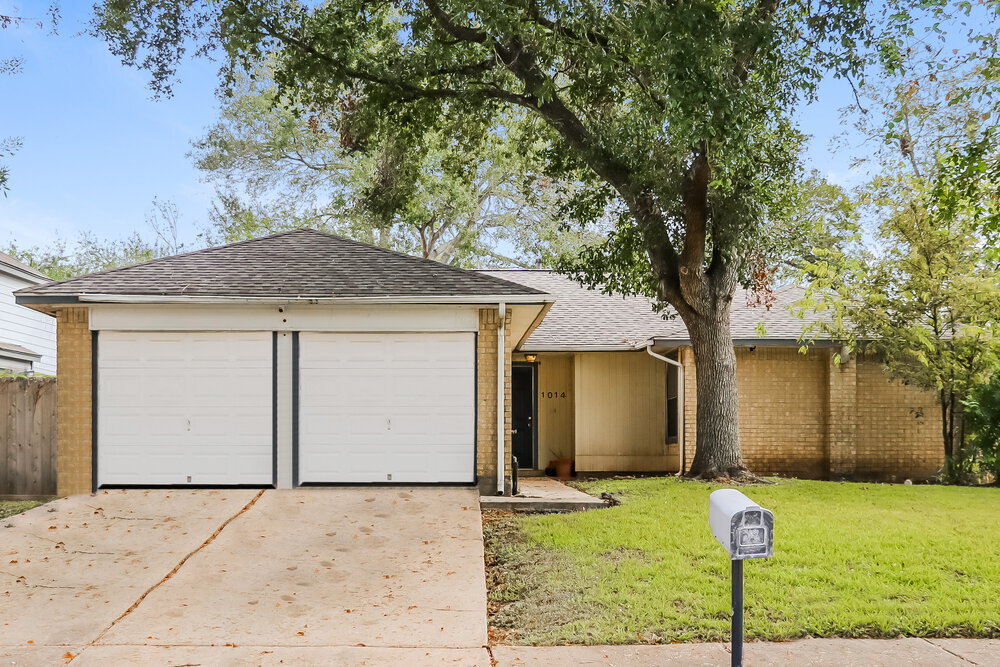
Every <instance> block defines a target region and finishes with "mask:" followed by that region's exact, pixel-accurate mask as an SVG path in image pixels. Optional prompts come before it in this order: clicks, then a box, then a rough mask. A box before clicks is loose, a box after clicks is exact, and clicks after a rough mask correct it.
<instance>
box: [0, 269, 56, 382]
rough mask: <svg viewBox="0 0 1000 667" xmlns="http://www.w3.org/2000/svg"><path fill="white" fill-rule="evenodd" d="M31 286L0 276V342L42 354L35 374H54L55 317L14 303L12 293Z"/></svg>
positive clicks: (7, 276)
mask: <svg viewBox="0 0 1000 667" xmlns="http://www.w3.org/2000/svg"><path fill="white" fill-rule="evenodd" d="M33 284H34V283H29V282H28V281H26V280H22V279H20V278H15V277H13V276H9V275H7V274H5V273H0V341H3V342H6V343H14V344H16V345H22V346H24V347H26V348H28V349H29V350H31V351H32V352H36V353H38V354H40V355H42V358H41V359H40V360H39V361H38V362H37V363H36V364H35V367H34V370H35V372H36V373H44V374H46V375H55V372H56V318H54V317H50V316H48V315H44V314H42V313H39V312H37V311H34V310H31V309H30V308H25V307H24V306H19V305H17V304H16V303H14V294H13V292H14V290H19V289H21V288H22V287H28V286H29V285H33Z"/></svg>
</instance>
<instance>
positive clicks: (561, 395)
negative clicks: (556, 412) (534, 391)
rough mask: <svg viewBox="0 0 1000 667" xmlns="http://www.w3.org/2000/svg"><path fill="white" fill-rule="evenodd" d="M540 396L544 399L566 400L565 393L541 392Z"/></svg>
mask: <svg viewBox="0 0 1000 667" xmlns="http://www.w3.org/2000/svg"><path fill="white" fill-rule="evenodd" d="M538 394H539V396H541V397H542V398H566V392H565V391H540V392H538Z"/></svg>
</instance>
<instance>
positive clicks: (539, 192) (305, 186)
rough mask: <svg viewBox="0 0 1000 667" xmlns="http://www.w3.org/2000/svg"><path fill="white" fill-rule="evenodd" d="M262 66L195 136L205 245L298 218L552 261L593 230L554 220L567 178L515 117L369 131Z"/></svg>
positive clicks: (478, 254) (412, 245)
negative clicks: (212, 199)
mask: <svg viewBox="0 0 1000 667" xmlns="http://www.w3.org/2000/svg"><path fill="white" fill-rule="evenodd" d="M261 69H262V70H263V75H262V76H255V77H253V78H250V77H247V76H243V75H240V76H239V77H238V81H237V84H236V88H235V90H234V94H233V95H231V96H226V97H224V98H223V102H224V106H223V108H222V111H221V113H220V117H219V120H218V122H217V123H216V124H215V125H214V126H213V127H212V128H210V130H209V131H208V133H207V134H206V135H205V136H204V137H202V138H201V139H199V140H197V141H196V142H195V144H194V147H195V150H194V156H195V158H196V164H197V166H198V167H199V169H201V170H202V171H203V172H204V173H205V174H206V177H207V179H208V180H209V181H210V182H212V183H213V184H214V185H215V188H216V195H217V197H216V204H215V206H214V210H213V212H212V216H211V217H212V225H211V228H210V230H209V231H208V234H207V237H208V238H207V240H208V241H209V242H210V243H211V242H216V241H218V242H231V241H237V240H241V239H244V238H250V237H253V236H261V235H264V234H267V233H272V232H275V231H280V230H283V229H293V228H297V227H303V226H307V227H317V228H320V229H323V230H327V231H331V232H335V233H341V234H345V235H347V236H350V237H352V238H355V239H358V240H362V241H367V242H370V243H376V244H378V245H382V246H385V247H389V248H392V249H394V250H399V251H402V252H408V253H411V254H414V255H418V256H422V257H426V258H429V259H434V260H438V261H442V262H445V263H450V264H456V265H460V266H468V267H474V266H480V267H481V266H497V265H500V266H511V265H514V266H539V265H551V264H552V263H553V262H554V261H555V260H556V259H558V258H559V257H562V256H566V255H575V254H576V252H577V250H578V249H579V248H580V247H581V246H582V245H585V244H587V243H595V242H597V241H599V240H600V239H601V238H602V236H601V235H600V233H599V232H600V229H599V228H598V229H588V230H581V229H579V228H577V229H570V228H569V225H566V224H564V222H563V220H562V218H561V216H560V215H559V208H560V204H561V202H562V201H564V199H565V197H566V195H567V193H569V192H571V191H572V188H573V185H572V184H570V183H558V182H556V181H554V180H552V179H551V178H549V177H548V176H545V175H544V174H542V173H540V171H539V169H538V168H537V166H538V165H537V164H536V162H535V161H533V160H532V159H531V158H530V157H528V155H530V154H531V153H532V152H533V150H532V149H533V147H532V146H531V143H530V141H526V140H524V139H523V138H522V132H521V129H520V128H519V126H518V125H517V124H516V123H512V124H510V126H509V127H505V128H504V132H503V133H500V132H495V131H490V130H489V128H486V129H477V128H474V129H477V133H476V134H475V135H472V133H470V132H468V131H467V128H451V127H445V128H442V129H428V130H426V131H424V132H423V133H422V134H414V135H411V134H403V135H400V134H395V135H393V136H387V137H385V138H384V139H383V140H379V138H376V137H372V136H371V134H370V133H368V132H362V131H361V130H360V129H359V128H358V127H357V126H356V124H355V123H354V122H353V121H354V119H353V113H352V110H351V109H352V106H351V104H350V103H346V102H345V103H341V104H338V105H337V106H336V107H334V108H327V107H319V106H315V105H314V106H312V107H310V108H302V107H301V106H297V105H296V104H295V102H294V101H292V100H288V99H284V98H280V97H279V96H278V95H277V93H276V91H275V88H274V85H273V82H272V81H271V80H270V78H269V75H268V70H269V69H270V68H269V67H266V66H265V67H262V68H261ZM455 137H461V139H460V140H457V139H456V138H455ZM526 154H527V155H526Z"/></svg>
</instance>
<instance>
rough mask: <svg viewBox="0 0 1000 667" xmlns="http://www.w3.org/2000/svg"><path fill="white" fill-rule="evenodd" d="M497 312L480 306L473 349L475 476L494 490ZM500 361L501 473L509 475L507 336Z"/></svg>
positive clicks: (495, 464) (482, 483)
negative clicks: (502, 458)
mask: <svg viewBox="0 0 1000 667" xmlns="http://www.w3.org/2000/svg"><path fill="white" fill-rule="evenodd" d="M499 314H500V311H499V309H497V308H483V309H481V310H480V311H479V336H478V339H479V340H478V343H477V345H478V350H477V352H476V376H477V377H476V383H477V385H478V386H477V390H476V396H477V401H478V404H477V406H476V422H477V423H476V475H477V477H478V478H479V482H480V488H482V489H484V490H493V491H495V490H496V479H497V338H498V333H499V332H498V329H499V327H498V326H497V323H498V321H499ZM506 326H508V327H509V326H510V311H509V310H508V311H507V318H506ZM504 338H505V348H506V350H505V359H504V361H505V363H504V368H505V372H504V388H505V389H504V394H505V400H504V424H505V427H504V451H505V460H506V461H507V463H506V464H505V466H504V468H505V474H504V477H505V478H507V477H509V476H510V457H511V454H510V452H511V442H510V423H511V422H510V419H511V417H510V368H511V365H510V364H511V349H512V346H513V344H514V342H515V341H512V340H511V336H510V335H506V336H505V337H504Z"/></svg>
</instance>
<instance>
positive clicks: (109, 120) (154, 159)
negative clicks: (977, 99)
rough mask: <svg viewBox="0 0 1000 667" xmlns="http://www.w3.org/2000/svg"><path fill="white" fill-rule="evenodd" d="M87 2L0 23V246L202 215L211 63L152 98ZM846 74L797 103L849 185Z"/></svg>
mask: <svg viewBox="0 0 1000 667" xmlns="http://www.w3.org/2000/svg"><path fill="white" fill-rule="evenodd" d="M48 4H49V0H21V1H19V2H17V3H12V2H9V1H7V0H0V14H3V13H8V14H9V13H17V14H19V15H22V16H36V15H43V14H44V10H45V7H46V6H47V5H48ZM89 4H90V3H83V2H81V3H66V2H64V3H63V9H62V13H63V18H62V21H61V23H60V26H59V34H57V35H51V34H49V33H48V31H47V30H44V29H43V30H39V29H36V28H34V27H31V26H22V27H20V28H17V29H8V30H0V59H2V58H8V57H11V56H21V57H23V59H24V69H23V71H22V72H21V73H20V74H17V75H13V76H3V77H2V78H0V100H2V103H0V136H2V137H5V136H19V137H21V138H22V140H23V142H24V143H23V147H22V148H21V150H20V151H19V152H18V153H17V155H15V156H14V157H13V158H9V159H7V164H8V166H9V167H10V169H11V178H10V182H9V186H10V191H9V192H8V194H7V197H6V199H4V198H3V197H0V245H6V244H7V243H8V242H9V241H11V240H15V241H16V242H17V243H18V245H21V246H33V245H39V244H42V245H44V244H48V243H51V242H52V241H53V240H55V239H56V238H57V237H62V238H65V239H67V240H70V241H71V240H72V239H73V238H74V237H75V236H76V235H77V234H78V233H79V232H81V231H84V230H91V231H93V232H94V233H96V234H97V235H98V236H101V237H121V236H124V235H126V234H128V233H129V232H131V231H132V230H136V229H139V230H142V231H145V227H146V223H145V217H146V214H147V212H148V211H149V210H150V208H151V202H152V200H153V198H154V197H157V198H159V199H161V200H171V201H173V202H174V203H175V204H176V205H177V207H178V209H179V211H180V213H181V219H180V224H181V230H180V231H181V235H182V237H183V238H184V239H186V240H188V241H191V240H193V239H194V237H195V234H196V233H197V231H198V230H199V228H200V227H201V226H203V225H204V224H205V222H206V221H207V217H208V216H207V211H208V209H209V207H210V204H211V200H212V190H211V187H210V186H208V185H207V184H205V183H202V182H201V179H200V174H199V172H198V170H196V169H195V168H194V166H193V164H192V161H191V159H190V158H188V157H187V152H188V151H189V150H190V142H191V140H192V139H195V138H197V137H199V136H201V135H202V134H203V133H204V131H205V130H206V129H207V128H208V127H209V126H210V125H211V124H212V123H213V121H214V120H215V117H216V113H217V111H218V102H217V100H216V98H215V94H214V91H215V84H216V71H215V66H214V64H213V63H211V62H208V61H205V60H195V61H188V62H186V63H185V64H184V66H183V67H182V68H181V70H180V78H181V83H180V84H179V85H177V86H175V91H174V97H173V98H171V99H162V100H152V99H151V95H150V91H149V89H148V88H147V86H146V81H147V78H146V74H145V73H143V72H139V71H136V70H134V69H130V68H126V67H125V66H123V65H122V64H121V63H120V62H119V61H118V60H117V59H116V58H115V57H114V56H112V55H111V54H110V53H108V51H107V49H106V47H105V45H104V43H103V42H102V41H100V40H98V39H95V38H93V37H90V36H88V35H85V34H82V31H83V30H84V28H85V25H86V21H87V19H88V17H89ZM849 96H850V90H849V88H848V87H847V86H846V84H843V83H841V82H836V81H831V82H828V83H827V85H825V86H824V87H823V90H822V95H821V99H820V102H819V103H817V104H814V105H812V106H811V107H810V108H808V109H806V110H805V112H804V113H802V114H801V125H802V129H803V130H804V131H806V132H807V133H809V134H811V135H812V136H813V138H812V140H811V142H810V146H809V151H808V154H807V161H808V164H809V166H810V167H813V168H816V169H818V170H820V171H821V172H822V173H824V174H827V175H828V177H829V178H831V180H833V181H835V182H838V183H841V184H850V183H851V182H852V180H853V179H854V175H853V174H852V173H851V171H850V154H849V153H850V151H847V152H844V151H841V152H834V151H832V150H831V148H830V140H831V139H832V138H833V137H835V136H836V135H838V134H839V133H840V132H841V129H842V128H841V125H840V123H841V121H840V118H839V113H838V109H839V108H840V107H842V106H843V105H845V104H847V103H848V102H849V101H850V97H849Z"/></svg>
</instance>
